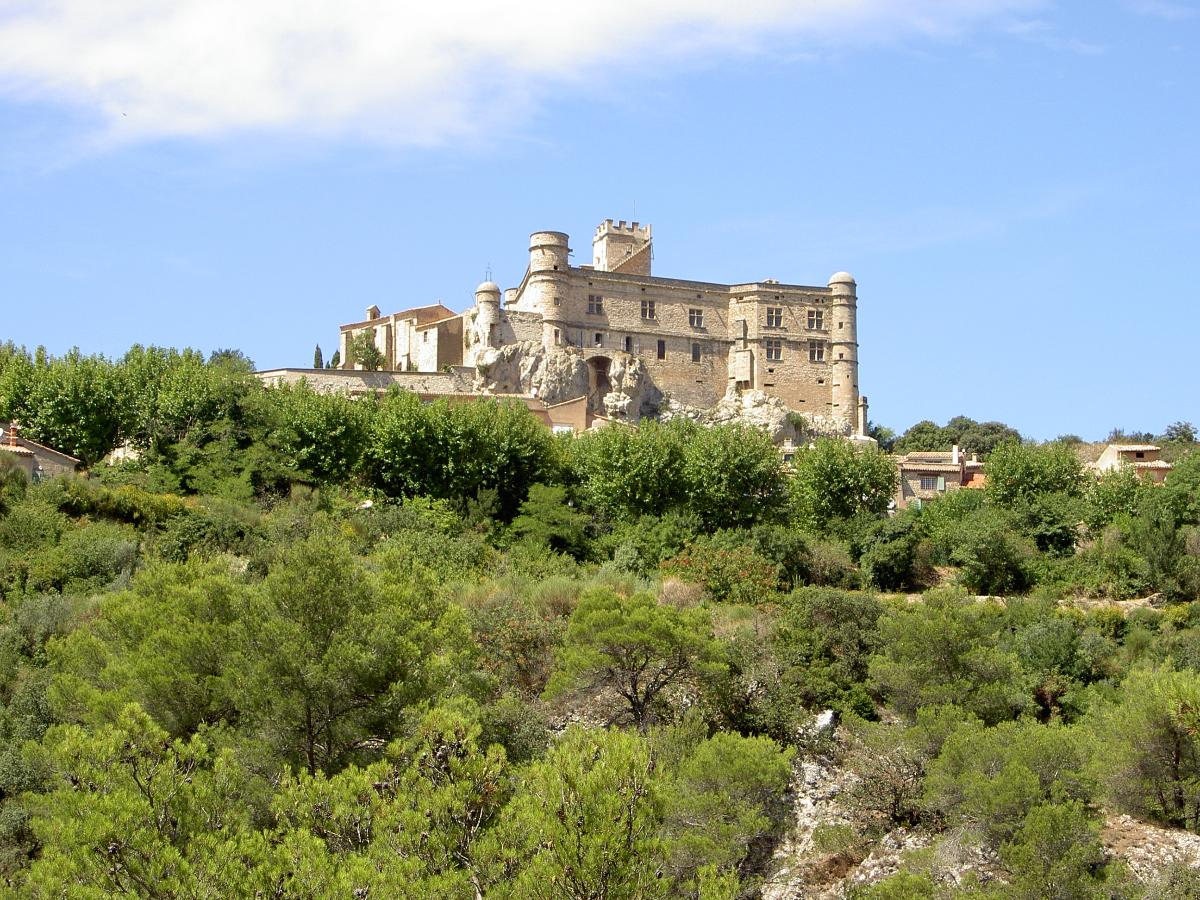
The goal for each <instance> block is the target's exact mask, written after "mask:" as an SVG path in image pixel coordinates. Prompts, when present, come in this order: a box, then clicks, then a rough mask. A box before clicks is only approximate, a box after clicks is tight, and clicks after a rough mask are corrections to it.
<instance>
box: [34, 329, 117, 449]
mask: <svg viewBox="0 0 1200 900" xmlns="http://www.w3.org/2000/svg"><path fill="white" fill-rule="evenodd" d="M124 399H125V398H124V395H123V391H122V385H121V383H120V378H119V375H118V373H117V370H116V367H115V366H114V365H113V364H112V362H110V361H109V360H107V359H105V358H104V357H102V356H84V355H83V354H82V353H80V352H79V350H78V349H73V350H71V351H70V352H68V353H67V354H66V355H65V356H62V357H59V358H57V359H52V360H49V361H48V362H47V364H46V365H45V366H39V367H36V369H35V374H34V377H33V378H32V380H31V382H30V384H29V395H28V400H27V408H26V410H25V412H26V418H24V419H22V420H21V422H22V425H23V426H24V428H25V436H26V437H29V438H32V439H33V440H35V441H40V442H41V443H44V444H48V445H49V446H51V447H53V448H55V449H56V450H61V451H63V452H64V453H69V454H71V455H72V456H77V457H79V458H80V459H81V460H83V462H84V464H85V465H89V466H90V465H92V464H94V463H96V462H99V460H100V459H101V458H103V457H104V455H105V454H106V453H108V452H109V451H110V450H112V449H113V448H114V447H115V446H117V443H118V435H119V433H120V426H121V418H122V415H121V410H122V408H123V405H124Z"/></svg>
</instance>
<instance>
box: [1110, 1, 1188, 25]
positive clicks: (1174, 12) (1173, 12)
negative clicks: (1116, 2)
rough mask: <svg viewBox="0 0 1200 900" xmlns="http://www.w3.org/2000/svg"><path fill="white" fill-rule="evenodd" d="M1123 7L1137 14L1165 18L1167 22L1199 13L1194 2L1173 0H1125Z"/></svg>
mask: <svg viewBox="0 0 1200 900" xmlns="http://www.w3.org/2000/svg"><path fill="white" fill-rule="evenodd" d="M1125 7H1126V8H1127V9H1129V10H1130V11H1131V12H1135V13H1138V14H1139V15H1143V16H1153V17H1154V18H1156V19H1166V20H1167V21H1168V22H1180V21H1182V20H1184V19H1192V18H1195V17H1196V16H1197V15H1200V9H1197V8H1196V6H1195V4H1192V3H1185V2H1175V0H1126V2H1125Z"/></svg>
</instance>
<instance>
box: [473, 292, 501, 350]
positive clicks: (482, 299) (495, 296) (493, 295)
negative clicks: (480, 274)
mask: <svg viewBox="0 0 1200 900" xmlns="http://www.w3.org/2000/svg"><path fill="white" fill-rule="evenodd" d="M475 321H476V323H477V324H478V325H480V326H481V327H482V328H484V329H490V328H491V326H493V325H495V324H496V323H497V322H499V321H500V285H498V284H496V282H494V281H485V282H483V284H481V285H479V287H477V288H475ZM490 336H491V335H490V331H485V333H484V334H482V335H481V336H480V337H481V339H482V340H483V342H484V343H487V342H488V341H489V339H490Z"/></svg>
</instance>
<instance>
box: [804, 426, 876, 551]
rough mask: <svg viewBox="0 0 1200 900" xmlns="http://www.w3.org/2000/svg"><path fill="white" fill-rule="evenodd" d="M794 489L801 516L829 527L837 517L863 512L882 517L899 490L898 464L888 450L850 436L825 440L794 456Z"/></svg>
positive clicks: (815, 525)
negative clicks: (863, 445) (862, 443)
mask: <svg viewBox="0 0 1200 900" xmlns="http://www.w3.org/2000/svg"><path fill="white" fill-rule="evenodd" d="M792 465H793V468H794V470H795V474H794V475H793V476H792V482H791V493H792V501H793V505H794V510H795V516H796V519H797V520H798V521H799V522H800V523H801V524H803V525H804V526H805V527H808V528H812V529H814V530H826V529H828V528H829V526H830V524H831V523H833V522H834V520H837V519H850V518H852V517H854V516H856V515H858V514H860V513H863V514H867V515H873V516H879V515H882V514H883V513H884V511H885V510H886V509H887V506H888V502H889V501H890V500H891V499H892V494H893V493H894V492H895V490H896V478H897V475H896V465H895V463H894V462H893V461H892V459H891V458H890V457H889V456H888V455H887V454H886V453H883V452H882V451H880V450H878V449H876V448H873V447H866V448H860V447H855V446H854V445H852V444H851V443H849V442H848V441H839V440H830V439H822V440H819V441H817V443H816V446H815V447H814V448H813V449H811V450H805V451H803V452H801V453H797V454H796V457H795V459H794V460H793V461H792Z"/></svg>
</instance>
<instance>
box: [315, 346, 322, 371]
mask: <svg viewBox="0 0 1200 900" xmlns="http://www.w3.org/2000/svg"><path fill="white" fill-rule="evenodd" d="M313 368H314V369H323V368H325V357H324V356H323V355H322V353H321V345H320V344H317V349H316V350H314V351H313Z"/></svg>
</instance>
